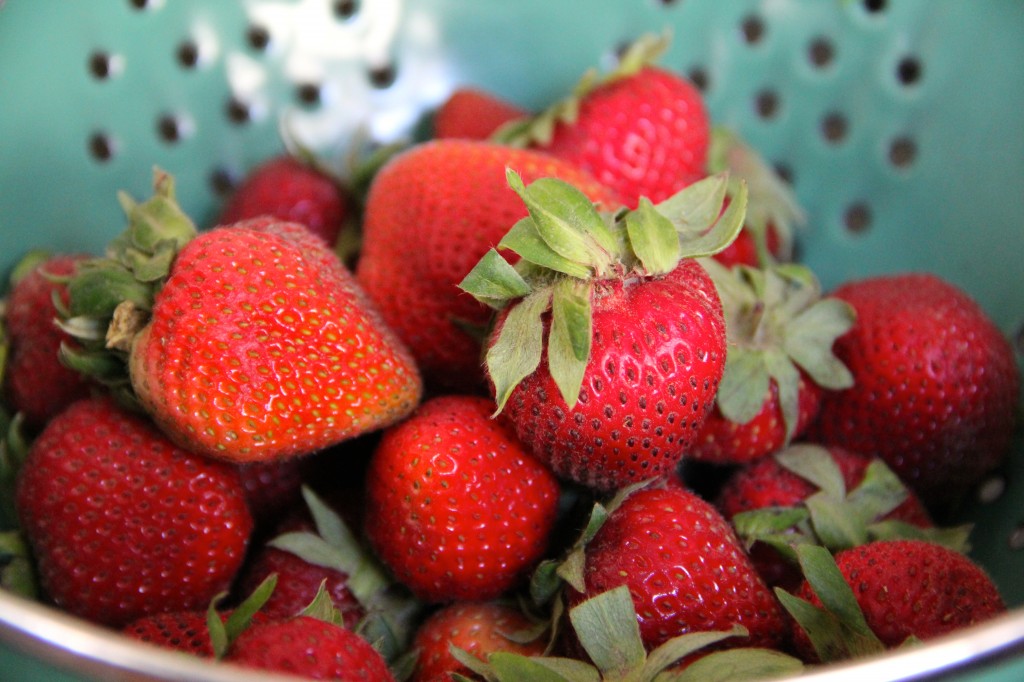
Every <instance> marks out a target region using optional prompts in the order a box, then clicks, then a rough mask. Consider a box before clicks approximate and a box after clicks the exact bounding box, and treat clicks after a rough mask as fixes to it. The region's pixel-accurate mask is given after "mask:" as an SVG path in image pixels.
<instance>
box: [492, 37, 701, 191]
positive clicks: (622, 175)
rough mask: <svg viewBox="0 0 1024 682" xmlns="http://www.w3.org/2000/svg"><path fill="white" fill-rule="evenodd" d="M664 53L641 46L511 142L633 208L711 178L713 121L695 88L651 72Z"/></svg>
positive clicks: (660, 45)
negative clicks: (589, 179)
mask: <svg viewBox="0 0 1024 682" xmlns="http://www.w3.org/2000/svg"><path fill="white" fill-rule="evenodd" d="M665 47H666V43H665V42H664V41H661V40H657V39H655V40H649V39H641V40H640V41H638V42H637V43H636V44H635V45H633V46H632V48H631V49H630V50H629V51H627V52H626V54H625V55H624V56H623V58H622V60H621V62H620V64H619V67H618V69H617V70H615V71H614V72H612V73H610V74H607V75H605V76H604V77H603V78H595V77H594V76H593V74H592V73H588V74H587V75H586V76H584V78H583V80H582V82H581V83H580V84H579V85H578V86H577V87H576V88H575V90H574V91H573V93H572V94H571V95H570V96H569V97H568V98H566V99H565V100H564V101H561V102H558V103H556V104H554V105H552V106H551V107H550V108H549V109H548V110H547V111H544V112H541V113H540V114H538V115H537V116H536V117H535V118H534V120H533V121H532V122H530V123H525V124H524V125H523V126H521V128H524V129H523V130H519V131H516V130H514V129H510V130H509V131H508V136H507V137H506V138H504V139H507V140H509V141H510V142H513V143H516V144H524V143H525V144H529V145H531V146H533V147H535V148H537V149H542V150H543V151H545V152H547V153H549V154H551V155H553V156H557V157H558V158H560V159H565V160H567V161H570V162H572V163H574V164H576V165H578V166H579V167H580V168H582V169H584V170H586V171H588V172H589V173H591V174H592V175H593V176H594V177H595V178H597V179H598V180H599V181H600V182H602V183H604V184H605V185H607V186H608V187H611V188H612V189H613V190H615V191H616V192H618V193H619V194H620V195H621V196H622V198H623V200H624V201H625V203H626V205H627V206H630V207H636V206H637V204H638V202H639V200H640V197H647V198H648V199H650V200H651V201H654V202H658V201H661V200H663V199H667V198H668V197H670V196H672V195H673V194H675V193H676V192H678V191H679V190H680V189H682V188H683V187H686V186H687V185H689V184H691V183H693V182H696V181H697V180H699V179H701V178H703V177H704V176H705V175H706V174H707V171H706V164H707V155H708V146H709V140H710V121H709V118H708V113H707V111H706V109H705V106H704V100H703V97H702V95H701V93H700V91H699V90H698V89H697V88H696V86H694V85H693V84H692V83H691V82H690V81H688V80H687V79H686V78H684V77H682V76H680V75H679V74H677V73H675V72H672V71H669V70H666V69H662V68H659V67H656V66H653V65H651V62H653V60H654V59H655V58H657V57H658V56H659V55H660V54H661V52H662V51H663V50H664V48H665Z"/></svg>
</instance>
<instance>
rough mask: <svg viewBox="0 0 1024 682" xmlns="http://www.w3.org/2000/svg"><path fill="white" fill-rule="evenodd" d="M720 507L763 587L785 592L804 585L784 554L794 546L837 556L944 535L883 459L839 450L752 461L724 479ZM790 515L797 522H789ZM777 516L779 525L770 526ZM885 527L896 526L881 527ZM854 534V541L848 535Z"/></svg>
mask: <svg viewBox="0 0 1024 682" xmlns="http://www.w3.org/2000/svg"><path fill="white" fill-rule="evenodd" d="M812 496H814V499H811V498H812ZM809 500H810V501H809ZM716 505H717V506H718V508H719V510H721V512H722V514H723V515H724V516H725V518H726V519H728V520H729V521H731V522H732V523H733V524H734V526H736V528H737V532H738V534H739V536H740V538H741V539H743V540H744V541H745V542H746V543H747V544H748V546H750V555H751V559H752V561H753V562H754V565H755V566H756V567H757V569H758V572H759V573H761V575H762V577H764V579H765V581H766V582H767V583H768V584H769V585H772V586H775V585H779V586H782V587H785V588H787V589H790V588H795V587H796V586H797V585H799V583H800V580H801V579H802V576H801V575H800V571H799V568H798V567H797V565H796V561H795V556H792V555H791V553H790V552H788V551H786V550H788V549H789V547H788V545H792V544H795V543H797V542H803V541H811V542H815V543H818V544H823V545H825V546H827V547H829V548H830V549H832V550H833V551H839V550H841V549H846V548H847V547H849V546H852V545H855V544H862V543H864V542H867V541H869V540H870V539H872V538H876V539H877V538H879V537H883V534H885V535H884V536H885V537H895V536H899V535H903V536H907V535H911V534H916V535H920V536H921V537H925V536H928V535H929V534H931V536H933V537H936V538H937V537H939V535H940V533H942V531H939V530H938V529H934V526H933V523H932V520H931V517H930V515H929V514H928V512H927V510H926V509H925V508H924V505H923V504H922V503H921V500H920V499H919V498H918V497H917V495H915V494H914V493H913V492H911V491H908V490H907V489H906V488H905V487H904V486H903V485H902V483H901V482H900V481H899V480H898V479H896V478H895V476H894V475H893V474H892V472H891V471H889V470H888V468H887V467H885V464H884V463H883V462H882V461H881V460H880V459H878V458H875V457H870V456H868V455H863V454H859V453H855V452H852V451H850V450H846V449H844V448H841V447H838V446H833V447H830V448H824V447H820V446H816V445H809V444H799V445H793V446H790V447H789V448H787V449H785V450H783V451H781V452H779V453H776V454H775V456H772V457H764V458H762V459H759V460H757V461H756V462H751V463H750V464H749V465H747V466H745V467H742V468H740V469H738V470H736V471H735V472H734V473H733V474H732V475H731V476H730V477H729V478H728V480H726V482H725V484H724V485H723V486H722V489H721V490H720V492H719V495H718V497H717V500H716ZM801 511H803V512H806V513H804V514H800V513H799V512H801ZM826 512H827V513H826ZM787 513H795V515H794V516H792V517H789V518H784V517H783V515H784V514H787ZM832 514H835V516H832ZM773 516H774V517H775V518H777V519H778V524H775V523H773V522H772V518H773ZM837 516H838V517H840V518H842V519H843V523H844V527H843V528H842V529H841V530H837V529H836V528H835V527H834V519H835V518H836V517H837ZM885 521H888V522H890V523H881V524H879V522H885ZM892 522H899V523H901V524H909V525H910V526H911V527H912V528H906V527H904V526H902V525H896V524H894V523H892ZM851 528H852V529H855V530H854V532H856V534H857V535H856V536H851V535H849V533H850V529H851ZM926 529H933V530H931V531H929V530H926ZM819 531H820V532H819ZM965 535H966V534H965V533H962V532H956V533H954V532H953V531H952V530H950V531H948V538H947V540H948V542H950V543H951V544H956V543H960V545H963V544H964V543H965V541H966V537H965ZM780 545H781V547H780ZM780 551H783V552H785V554H780Z"/></svg>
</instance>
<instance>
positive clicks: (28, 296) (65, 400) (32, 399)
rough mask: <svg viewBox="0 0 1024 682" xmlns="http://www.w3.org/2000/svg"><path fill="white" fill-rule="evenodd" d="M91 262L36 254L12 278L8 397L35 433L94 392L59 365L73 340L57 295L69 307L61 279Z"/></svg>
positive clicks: (5, 376)
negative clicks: (63, 325) (61, 323)
mask: <svg viewBox="0 0 1024 682" xmlns="http://www.w3.org/2000/svg"><path fill="white" fill-rule="evenodd" d="M86 258H88V256H86V255H85V254H57V255H53V254H46V253H40V252H33V253H30V254H28V255H27V256H26V257H25V258H24V260H23V261H22V262H21V263H20V264H19V265H18V267H16V268H15V270H14V273H13V275H12V277H11V290H10V293H9V294H8V295H7V299H6V302H5V307H4V312H3V318H4V324H5V325H6V331H7V337H8V339H7V341H8V346H9V351H8V355H7V359H6V363H5V365H4V367H3V382H4V385H3V388H4V397H5V400H6V402H7V404H8V405H9V406H10V408H11V409H12V410H13V411H14V412H20V413H21V414H22V415H24V419H25V423H26V425H28V426H29V427H31V428H32V429H39V428H41V427H42V426H43V424H45V423H46V422H47V421H48V420H49V419H50V418H51V417H53V416H54V415H56V414H57V413H58V412H60V411H61V410H63V409H64V408H65V407H67V406H68V405H70V404H71V403H72V402H74V401H75V400H78V399H79V398H84V397H86V395H88V392H89V384H88V382H87V381H86V379H85V378H84V377H83V376H81V375H80V374H78V373H77V372H75V371H73V370H71V369H69V368H68V367H65V366H64V365H63V364H61V362H60V360H59V351H60V347H61V344H62V343H71V342H72V339H71V337H70V336H69V335H68V334H67V333H65V332H63V331H61V329H60V328H59V327H58V326H57V324H56V319H57V309H56V308H55V307H54V297H55V296H56V297H57V300H59V301H60V304H61V305H67V300H68V295H67V289H66V287H65V286H64V284H63V282H62V281H61V279H62V278H67V277H70V276H71V275H72V274H73V273H74V271H75V268H76V266H77V265H78V264H79V263H81V262H83V261H84V260H85V259H86Z"/></svg>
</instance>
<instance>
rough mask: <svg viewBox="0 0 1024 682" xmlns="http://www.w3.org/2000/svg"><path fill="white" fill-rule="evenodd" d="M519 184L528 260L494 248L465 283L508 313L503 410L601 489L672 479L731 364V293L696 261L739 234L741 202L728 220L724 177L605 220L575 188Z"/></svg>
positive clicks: (497, 355) (497, 369) (518, 246)
mask: <svg viewBox="0 0 1024 682" xmlns="http://www.w3.org/2000/svg"><path fill="white" fill-rule="evenodd" d="M509 177H510V182H511V183H512V185H513V187H515V188H516V189H517V191H518V192H519V193H520V194H521V196H522V197H523V199H524V201H525V203H527V205H528V206H529V208H530V218H529V219H528V220H526V221H522V222H520V223H519V224H517V225H516V226H515V227H514V228H513V229H512V231H511V232H509V235H508V236H507V237H506V238H505V240H504V241H503V242H502V243H503V244H504V245H505V246H507V247H508V248H509V249H510V250H512V251H515V252H516V253H517V254H518V255H520V256H521V257H522V259H523V261H525V265H520V266H518V269H517V268H513V267H511V266H510V265H509V264H508V263H507V262H506V261H505V260H503V259H502V257H501V256H500V255H499V254H498V253H497V252H495V251H491V252H490V253H489V254H488V255H487V256H486V257H485V258H484V259H481V261H480V263H479V264H478V266H477V267H476V268H474V270H473V271H472V272H471V273H470V275H469V276H467V278H466V280H464V282H463V284H462V286H463V287H464V288H465V289H466V290H467V291H470V292H472V293H473V294H474V295H475V296H477V297H478V298H479V299H480V300H483V301H487V302H489V303H490V304H491V305H494V306H495V307H497V308H500V312H499V314H498V318H497V322H496V324H495V327H494V331H493V332H492V334H491V336H490V339H489V341H488V350H487V355H486V365H487V370H488V374H489V377H490V379H491V381H492V383H493V389H494V394H495V396H496V399H497V403H498V407H499V410H501V409H504V410H505V412H506V414H507V415H508V417H509V419H510V421H512V423H513V424H514V425H515V428H516V432H517V434H518V435H519V437H520V438H521V439H522V440H523V442H524V443H526V444H527V445H528V446H529V447H530V448H531V449H532V450H533V452H534V453H535V454H536V455H537V456H538V457H539V458H540V459H542V460H543V461H544V462H547V463H548V464H550V466H551V467H552V468H553V469H554V470H555V472H556V473H557V474H559V475H560V476H564V477H566V478H570V479H572V480H574V481H576V482H578V483H582V484H584V485H586V486H589V487H592V488H595V489H599V490H611V489H615V488H620V487H623V486H625V485H627V484H629V483H635V482H638V481H642V480H645V479H648V478H652V477H658V476H661V477H665V476H668V475H669V474H671V473H673V472H674V470H675V467H676V464H677V463H678V462H679V460H680V458H681V457H682V456H683V455H684V453H685V452H686V451H687V449H688V448H689V447H690V446H691V444H692V443H693V440H694V438H695V437H696V434H697V433H698V432H699V430H700V427H701V425H702V424H703V423H704V420H705V418H706V417H707V414H708V412H709V411H710V409H711V406H712V404H713V402H714V398H715V394H716V392H717V390H718V382H719V380H720V379H721V376H722V370H723V366H724V364H725V348H726V347H725V322H724V319H723V317H722V310H721V303H720V301H719V298H718V294H717V292H716V290H715V287H714V284H713V283H712V281H711V278H710V277H709V276H708V274H707V272H706V271H705V270H704V268H702V267H701V266H700V265H699V264H698V263H697V262H696V261H695V260H694V259H693V258H689V257H686V256H692V255H708V254H709V253H713V252H715V250H716V248H721V247H723V246H724V245H725V244H727V243H728V242H729V241H730V240H731V239H732V238H733V237H734V236H735V234H736V231H737V230H738V229H739V225H740V222H741V221H742V207H743V205H744V202H743V201H742V197H740V200H738V201H734V202H733V204H732V205H731V206H730V208H729V210H728V211H727V212H726V214H725V215H724V216H723V217H722V218H721V219H719V211H718V209H719V207H720V206H721V202H722V198H723V197H724V192H725V180H724V179H722V178H712V179H709V180H707V181H705V182H701V183H697V184H695V185H693V186H692V187H691V188H688V189H687V190H684V192H682V193H680V194H679V195H677V196H675V197H673V198H672V199H671V200H669V201H666V202H663V203H662V204H659V205H658V206H655V205H653V204H651V203H650V202H647V201H645V202H642V203H641V207H640V208H639V209H637V210H635V211H625V212H622V211H620V212H618V213H616V214H614V215H605V216H602V215H601V214H599V213H598V212H597V211H596V210H595V209H594V207H593V206H591V205H590V204H589V203H588V202H587V201H586V198H585V197H583V196H582V195H581V194H580V193H579V192H578V191H576V190H574V189H573V188H572V187H571V186H569V185H566V184H565V183H563V182H560V181H557V180H553V179H550V178H548V179H542V180H537V181H535V182H534V183H532V184H531V185H530V186H529V187H527V186H525V185H524V184H523V183H522V181H521V180H520V179H519V178H518V177H517V176H516V175H515V174H514V173H510V176H509ZM716 198H717V202H716V201H715V200H714V199H716ZM709 206H710V207H711V208H709ZM674 220H675V221H679V223H685V225H686V227H683V226H681V225H677V223H676V222H673V221H674ZM691 221H692V222H691ZM712 224H713V225H714V227H713V228H709V226H710V225H712ZM689 227H694V230H693V233H690V232H689V231H688V230H689ZM708 229H710V230H711V232H708V231H707V230H708ZM695 235H696V236H695ZM545 240H547V241H545ZM556 247H557V248H556ZM520 273H522V274H520ZM545 337H546V348H545Z"/></svg>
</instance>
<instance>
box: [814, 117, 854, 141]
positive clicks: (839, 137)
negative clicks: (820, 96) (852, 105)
mask: <svg viewBox="0 0 1024 682" xmlns="http://www.w3.org/2000/svg"><path fill="white" fill-rule="evenodd" d="M848 129H849V124H848V123H847V120H846V116H844V115H843V114H841V113H839V112H838V111H833V112H830V113H828V114H825V117H824V118H822V119H821V134H822V136H823V137H824V138H825V140H826V141H828V142H831V143H833V144H836V143H839V142H842V141H843V139H845V138H846V133H847V131H848Z"/></svg>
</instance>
